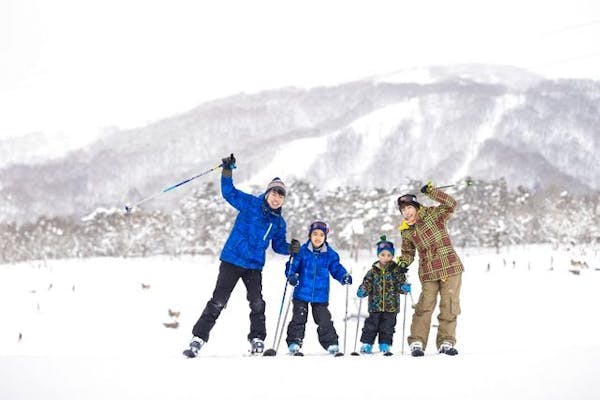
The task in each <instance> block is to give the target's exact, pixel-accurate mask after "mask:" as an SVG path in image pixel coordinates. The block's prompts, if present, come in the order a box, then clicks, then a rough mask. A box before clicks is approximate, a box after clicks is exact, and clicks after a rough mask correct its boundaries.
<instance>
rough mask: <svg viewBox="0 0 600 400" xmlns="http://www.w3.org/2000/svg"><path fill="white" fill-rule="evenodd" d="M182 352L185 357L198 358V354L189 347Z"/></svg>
mask: <svg viewBox="0 0 600 400" xmlns="http://www.w3.org/2000/svg"><path fill="white" fill-rule="evenodd" d="M181 354H183V355H184V356H185V358H196V355H195V354H194V353H193V352H192V351H191V350H189V349H187V350H184V351H183V352H182V353H181Z"/></svg>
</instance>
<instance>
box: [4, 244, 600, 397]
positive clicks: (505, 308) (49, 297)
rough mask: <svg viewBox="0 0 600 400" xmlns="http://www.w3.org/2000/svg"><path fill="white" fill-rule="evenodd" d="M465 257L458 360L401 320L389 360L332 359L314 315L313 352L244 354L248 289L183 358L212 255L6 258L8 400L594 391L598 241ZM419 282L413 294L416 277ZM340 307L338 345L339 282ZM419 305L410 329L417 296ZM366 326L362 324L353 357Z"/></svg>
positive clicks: (275, 298) (308, 346) (273, 294)
mask: <svg viewBox="0 0 600 400" xmlns="http://www.w3.org/2000/svg"><path fill="white" fill-rule="evenodd" d="M459 254H460V255H461V257H462V259H463V261H464V262H465V265H466V268H467V272H466V273H465V275H464V281H463V292H462V315H461V316H460V317H459V324H458V340H459V341H458V344H457V346H458V348H459V350H460V352H461V354H460V355H459V356H458V357H454V358H451V357H447V356H443V355H437V354H435V351H434V349H433V348H428V349H427V352H426V353H427V355H426V357H423V358H421V359H414V358H411V357H409V356H408V355H401V354H400V353H401V351H400V350H401V336H402V314H400V315H399V318H398V325H397V327H396V336H395V343H394V350H395V353H396V355H395V356H394V357H386V358H384V357H381V356H380V355H378V354H375V355H373V356H361V357H350V356H347V357H341V358H333V357H330V356H327V355H324V351H323V350H322V349H321V348H320V347H319V345H318V343H317V338H316V332H315V325H314V323H313V322H312V319H310V318H309V323H308V325H307V335H306V343H305V347H304V350H305V352H306V353H307V356H306V357H304V358H298V357H288V356H286V355H284V354H283V347H282V348H280V355H278V356H277V357H275V358H266V357H247V356H245V355H244V354H245V352H246V349H247V343H246V340H245V337H246V333H247V329H248V307H247V304H246V300H245V290H244V288H243V285H241V284H240V285H239V286H238V287H237V288H236V290H235V291H234V293H233V295H232V298H231V300H230V302H229V304H228V307H227V308H226V309H225V310H224V312H223V314H222V315H221V318H220V319H219V320H218V321H217V325H216V326H215V328H214V330H213V332H212V337H211V340H210V342H209V343H208V344H207V345H206V346H205V348H204V349H202V354H201V355H202V356H201V357H200V358H199V359H194V360H187V359H184V358H183V357H181V356H180V352H181V350H182V349H183V348H184V347H185V346H186V344H187V342H188V340H189V338H190V336H191V334H190V331H191V327H192V326H193V324H194V323H195V321H196V319H197V318H198V316H199V315H200V313H201V311H202V309H203V307H204V305H205V303H206V301H207V300H208V299H209V297H210V294H211V293H212V289H213V285H214V281H215V279H216V274H217V266H218V261H217V260H214V259H211V258H208V257H194V258H182V259H168V258H161V257H157V258H147V259H112V258H110V259H89V260H84V261H82V260H63V261H48V262H47V263H43V262H35V263H29V264H19V265H2V266H0V314H1V315H2V317H3V323H2V329H1V330H0V376H2V379H1V380H0V398H2V399H11V400H17V399H38V398H43V399H48V400H49V399H82V398H86V399H165V398H168V399H188V398H190V399H191V398H211V399H212V398H218V399H220V398H227V399H241V398H245V399H282V398H285V399H303V400H305V399H307V398H314V399H324V398H326V399H364V398H384V397H385V398H388V397H389V398H410V399H429V398H439V397H440V396H443V397H444V398H446V399H482V398H485V399H506V398H510V399H534V398H535V399H565V398H569V399H597V398H599V397H598V396H600V389H599V388H598V386H597V385H595V380H596V373H597V371H598V368H599V367H600V346H599V345H598V340H597V336H598V326H599V323H598V322H597V319H596V318H594V317H593V315H596V313H597V309H598V307H599V306H600V300H599V299H598V296H597V295H596V294H595V293H596V291H597V288H598V285H599V284H600V271H597V270H596V268H600V263H599V260H598V254H597V250H596V253H594V250H593V249H591V248H588V249H582V250H578V251H577V252H575V251H574V250H571V251H570V252H566V251H553V250H551V249H550V248H547V247H519V248H513V249H507V250H505V251H504V252H503V253H501V254H499V255H496V254H493V253H490V252H488V251H484V250H477V249H474V250H460V251H459ZM268 258H269V262H268V263H267V266H266V267H265V272H264V281H263V286H264V294H265V300H266V301H267V328H268V334H269V336H268V337H267V346H268V347H270V346H271V344H272V340H273V334H274V329H275V324H276V321H277V314H278V311H279V306H280V304H281V295H282V291H283V284H284V280H283V264H284V262H285V259H286V258H285V257H282V256H277V255H273V254H270V255H269V257H268ZM571 260H585V261H587V263H588V265H589V269H582V270H581V274H580V275H574V274H572V273H569V272H568V270H569V269H572V268H574V267H572V266H571ZM342 261H343V262H344V263H345V265H346V266H347V267H348V268H349V269H352V270H353V274H354V277H355V281H356V282H359V281H360V280H361V278H362V275H363V274H364V271H365V269H364V267H366V266H367V265H369V264H370V263H371V262H372V261H373V255H372V254H361V256H360V259H359V262H358V263H354V262H353V261H350V259H349V257H348V256H347V254H344V253H342ZM513 261H514V265H513ZM488 263H489V264H490V271H489V272H488V271H487V265H488ZM551 266H552V267H553V270H552V271H550V267H551ZM413 275H414V274H413ZM411 280H412V281H413V282H414V283H415V284H414V289H415V293H414V296H415V300H416V299H417V298H418V293H419V287H420V285H419V284H418V283H417V282H415V278H414V277H413V278H412V279H411ZM142 283H143V284H145V285H150V287H149V288H148V289H144V288H142ZM356 287H357V284H356V283H355V285H353V286H352V288H351V291H350V307H349V313H350V314H356V301H355V296H354V292H355V290H356ZM330 300H331V301H330V304H331V311H332V314H333V316H334V322H335V325H336V328H337V330H338V334H339V335H340V342H341V343H343V341H344V322H343V316H344V304H345V289H344V288H343V287H342V286H341V285H339V284H337V283H335V282H334V283H333V284H332V292H331V299H330ZM169 309H172V310H177V311H180V312H181V316H180V317H179V318H178V322H179V323H180V327H179V328H178V329H169V328H165V327H164V326H163V323H169V322H173V321H175V319H173V318H171V317H169V315H168V310H169ZM408 309H409V314H408V316H407V320H406V331H407V332H408V330H409V325H410V304H409V307H408ZM435 315H436V314H434V316H435ZM434 323H435V321H434ZM361 325H362V324H361ZM355 328H356V320H355V319H351V320H350V321H349V322H348V324H347V345H348V348H349V351H350V350H352V349H353V346H354V334H355ZM19 333H21V334H22V339H21V340H19ZM434 334H435V328H433V329H432V338H433V335H434Z"/></svg>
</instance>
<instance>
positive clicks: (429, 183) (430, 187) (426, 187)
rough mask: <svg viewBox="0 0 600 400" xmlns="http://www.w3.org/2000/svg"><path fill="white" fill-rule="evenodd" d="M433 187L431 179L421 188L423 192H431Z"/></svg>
mask: <svg viewBox="0 0 600 400" xmlns="http://www.w3.org/2000/svg"><path fill="white" fill-rule="evenodd" d="M431 189H433V183H431V181H429V182H427V184H426V185H425V186H423V187H422V188H421V193H424V194H427V193H429V192H431Z"/></svg>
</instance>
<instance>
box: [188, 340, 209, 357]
mask: <svg viewBox="0 0 600 400" xmlns="http://www.w3.org/2000/svg"><path fill="white" fill-rule="evenodd" d="M204 343H205V341H204V340H203V339H201V338H199V337H198V336H194V337H193V338H192V340H191V341H190V348H189V349H186V350H184V351H183V355H184V356H186V357H187V358H194V357H196V356H197V355H198V352H199V351H200V349H201V348H202V346H204Z"/></svg>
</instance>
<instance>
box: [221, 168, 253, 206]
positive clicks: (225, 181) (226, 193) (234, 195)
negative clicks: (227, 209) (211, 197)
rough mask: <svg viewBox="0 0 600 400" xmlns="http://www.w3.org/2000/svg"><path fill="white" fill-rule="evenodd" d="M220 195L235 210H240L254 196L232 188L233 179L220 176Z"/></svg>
mask: <svg viewBox="0 0 600 400" xmlns="http://www.w3.org/2000/svg"><path fill="white" fill-rule="evenodd" d="M221 195H223V198H224V199H225V200H227V202H228V203H229V204H231V205H232V206H233V207H234V208H235V209H236V210H241V209H242V208H244V206H245V205H247V204H249V203H250V202H251V201H252V199H253V198H254V196H252V195H250V194H248V193H244V192H242V191H241V190H238V189H236V187H235V186H233V178H232V177H230V176H221Z"/></svg>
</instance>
